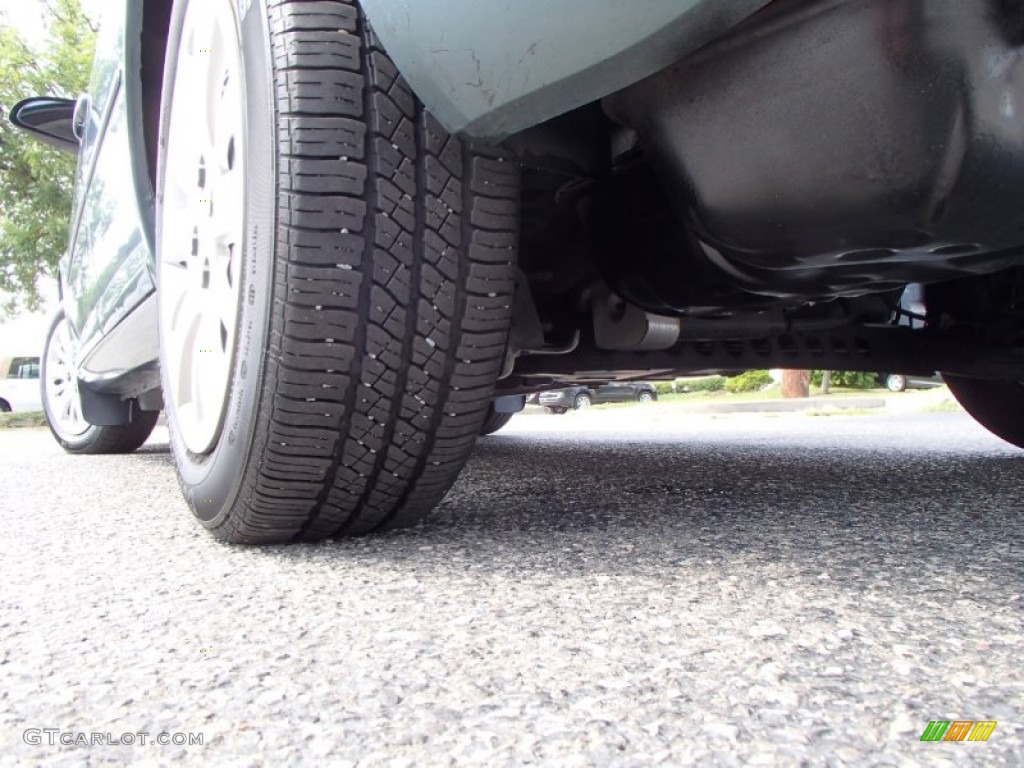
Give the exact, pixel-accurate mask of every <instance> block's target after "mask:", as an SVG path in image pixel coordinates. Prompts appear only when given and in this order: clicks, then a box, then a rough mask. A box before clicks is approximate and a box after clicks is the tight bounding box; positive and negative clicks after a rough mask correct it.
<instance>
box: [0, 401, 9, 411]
mask: <svg viewBox="0 0 1024 768" xmlns="http://www.w3.org/2000/svg"><path fill="white" fill-rule="evenodd" d="M10 412H11V406H10V405H8V404H7V401H6V400H0V413H10Z"/></svg>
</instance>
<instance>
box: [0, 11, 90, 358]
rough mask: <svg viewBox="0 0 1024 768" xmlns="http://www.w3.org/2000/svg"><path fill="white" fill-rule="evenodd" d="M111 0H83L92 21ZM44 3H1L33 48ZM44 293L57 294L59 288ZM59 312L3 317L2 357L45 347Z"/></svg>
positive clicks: (40, 35)
mask: <svg viewBox="0 0 1024 768" xmlns="http://www.w3.org/2000/svg"><path fill="white" fill-rule="evenodd" d="M105 2H106V3H109V2H110V0H82V6H83V7H84V8H85V10H86V13H88V14H89V15H90V16H91V17H93V18H99V11H100V9H101V8H102V7H103V5H104V3H105ZM43 8H44V6H43V2H42V0H0V17H3V18H2V19H0V20H2V21H4V22H6V23H8V24H10V25H12V26H13V27H15V28H16V29H17V30H18V31H19V32H20V33H21V35H22V37H23V38H24V39H25V40H26V41H27V42H29V43H30V44H31V45H33V46H35V47H38V46H40V45H41V44H42V43H43V41H44V40H45V37H46V28H45V27H44V25H43ZM40 287H41V288H43V289H44V293H52V294H53V295H56V285H54V286H52V288H51V290H49V291H46V287H45V286H40ZM54 311H56V302H55V301H51V302H50V306H48V307H47V308H46V309H45V310H44V311H43V312H42V313H39V314H36V315H21V316H19V317H18V318H16V319H15V320H13V321H4V320H3V319H2V318H0V357H3V356H5V355H9V354H32V350H38V349H41V348H42V344H43V339H44V337H45V335H46V330H47V328H48V327H49V319H50V317H51V313H52V312H54Z"/></svg>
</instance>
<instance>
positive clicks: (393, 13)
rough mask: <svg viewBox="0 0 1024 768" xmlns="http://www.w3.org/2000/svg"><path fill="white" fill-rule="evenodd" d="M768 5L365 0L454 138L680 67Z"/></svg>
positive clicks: (723, 0)
mask: <svg viewBox="0 0 1024 768" xmlns="http://www.w3.org/2000/svg"><path fill="white" fill-rule="evenodd" d="M767 4H768V2H767V0H645V2H641V3H625V2H616V0H559V1H558V2H550V0H430V2H423V0H399V1H398V2H396V0H363V7H364V9H365V11H366V14H367V16H368V18H369V19H370V22H371V23H372V24H373V27H374V31H375V32H376V33H377V35H378V36H379V37H380V38H381V41H382V42H383V43H384V47H385V48H386V49H387V51H388V54H389V55H390V56H391V58H393V59H394V61H395V63H396V64H397V65H398V69H399V70H400V71H401V72H402V75H403V76H404V77H405V79H406V80H408V82H409V84H410V85H411V86H412V87H413V89H414V90H415V91H416V94H417V96H419V98H420V99H421V100H422V101H423V102H424V104H426V105H427V107H428V108H429V109H430V110H431V111H432V112H433V113H434V115H435V116H436V117H437V118H438V120H440V121H441V123H442V124H443V125H444V126H445V127H446V128H447V129H448V130H449V131H452V132H454V133H464V134H466V135H468V136H473V137H478V138H487V139H501V138H503V137H505V136H508V135H509V134H512V133H515V132H517V131H520V130H522V129H524V128H528V127H530V126H532V125H536V124H538V123H541V122H543V121H545V120H548V119H550V118H553V117H556V116H558V115H560V114H564V113H565V112H568V111H570V110H572V109H575V108H576V107H580V106H583V105H584V104H588V103H590V102H593V101H596V100H597V99H600V98H602V97H604V96H607V95H609V94H610V93H613V92H615V91H618V90H620V89H621V88H624V87H626V86H627V85H630V84H632V83H634V82H636V81H637V80H640V79H641V78H644V77H647V76H648V75H650V74H653V73H654V72H656V71H658V70H660V69H662V68H664V67H666V66H668V65H670V64H672V63H673V62H675V61H677V60H678V59H680V58H681V57H682V56H684V55H686V54H687V53H691V52H692V51H695V50H697V49H698V48H700V47H701V46H703V45H704V44H706V43H708V42H710V41H711V40H713V39H714V38H716V37H718V36H719V35H721V34H722V33H723V32H725V31H726V30H727V29H729V28H730V27H731V26H733V25H735V24H736V23H738V22H739V21H741V20H743V19H744V18H746V17H747V16H749V15H750V14H752V13H754V12H755V11H757V10H759V9H760V8H761V7H763V6H765V5H767Z"/></svg>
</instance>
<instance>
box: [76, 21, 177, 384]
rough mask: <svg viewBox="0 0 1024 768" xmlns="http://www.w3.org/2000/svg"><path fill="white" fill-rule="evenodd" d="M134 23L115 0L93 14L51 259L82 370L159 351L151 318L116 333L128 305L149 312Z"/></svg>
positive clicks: (90, 375) (113, 369) (148, 234)
mask: <svg viewBox="0 0 1024 768" xmlns="http://www.w3.org/2000/svg"><path fill="white" fill-rule="evenodd" d="M141 23H142V19H141V14H139V13H137V12H135V10H134V9H132V8H131V7H130V6H129V5H128V4H120V3H119V4H111V5H109V6H107V8H106V11H105V13H104V15H103V18H102V21H101V25H100V33H99V38H98V41H97V48H96V50H97V55H96V59H95V63H94V67H93V75H92V80H91V82H90V86H89V94H88V97H87V98H88V103H87V105H86V109H85V115H84V116H85V120H84V125H83V136H82V147H81V151H80V152H79V164H78V170H77V173H76V184H75V189H76V192H75V206H74V213H73V218H72V222H73V226H72V232H71V237H70V244H69V247H68V252H67V254H66V255H65V257H64V259H63V261H62V263H61V269H60V274H61V281H62V291H61V295H62V299H63V301H62V303H63V307H64V311H65V314H66V316H67V318H68V322H69V324H70V328H71V332H72V334H73V335H74V336H75V338H76V340H77V353H78V365H79V368H80V369H81V371H82V373H83V374H85V375H84V376H83V378H85V379H89V380H96V379H102V378H111V377H115V376H117V375H120V374H121V373H123V372H125V371H127V370H130V369H131V368H132V367H137V366H139V365H145V364H148V363H150V362H152V361H154V360H156V359H157V357H158V354H159V340H158V337H157V333H156V323H155V320H154V321H153V322H147V321H146V319H145V318H141V319H139V318H136V319H135V321H134V322H133V323H131V324H130V328H129V330H130V332H126V333H125V334H124V338H119V337H121V336H122V334H120V333H118V328H119V326H121V324H122V323H123V322H124V321H125V320H126V319H127V318H128V317H129V316H130V315H131V314H132V313H134V312H142V313H150V312H152V308H151V307H150V304H151V302H147V301H146V300H147V299H148V298H149V297H150V296H151V295H152V294H153V293H154V291H155V288H156V286H155V281H154V262H153V208H154V201H153V194H152V190H151V188H150V184H149V181H148V175H147V174H146V168H147V164H146V162H145V157H146V156H145V147H144V142H143V140H142V135H141V131H142V120H141V118H140V115H141V89H140V85H139V72H140V66H139V61H140V47H141ZM128 41H132V42H131V43H129V42H128ZM154 318H155V315H154ZM126 327H127V326H126ZM140 329H145V331H146V332H144V333H142V334H140V333H139V332H138V331H139V330H140ZM129 339H130V341H127V340H129ZM92 360H96V361H99V362H100V364H99V365H95V364H92V363H91V361H92ZM140 361H141V362H140Z"/></svg>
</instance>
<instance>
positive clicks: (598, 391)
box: [537, 382, 658, 413]
mask: <svg viewBox="0 0 1024 768" xmlns="http://www.w3.org/2000/svg"><path fill="white" fill-rule="evenodd" d="M657 399H658V393H657V391H656V390H655V389H654V387H653V386H652V385H651V384H647V383H637V382H612V383H610V384H602V385H600V386H599V387H567V388H565V389H552V390H549V391H547V392H541V393H540V395H538V397H537V403H538V404H540V405H543V406H544V407H545V408H547V409H548V410H549V411H551V412H552V413H566V412H568V411H570V410H577V411H578V410H579V409H580V408H589V407H590V406H591V405H602V404H604V403H633V402H637V403H653V402H654V401H655V400H657Z"/></svg>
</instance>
